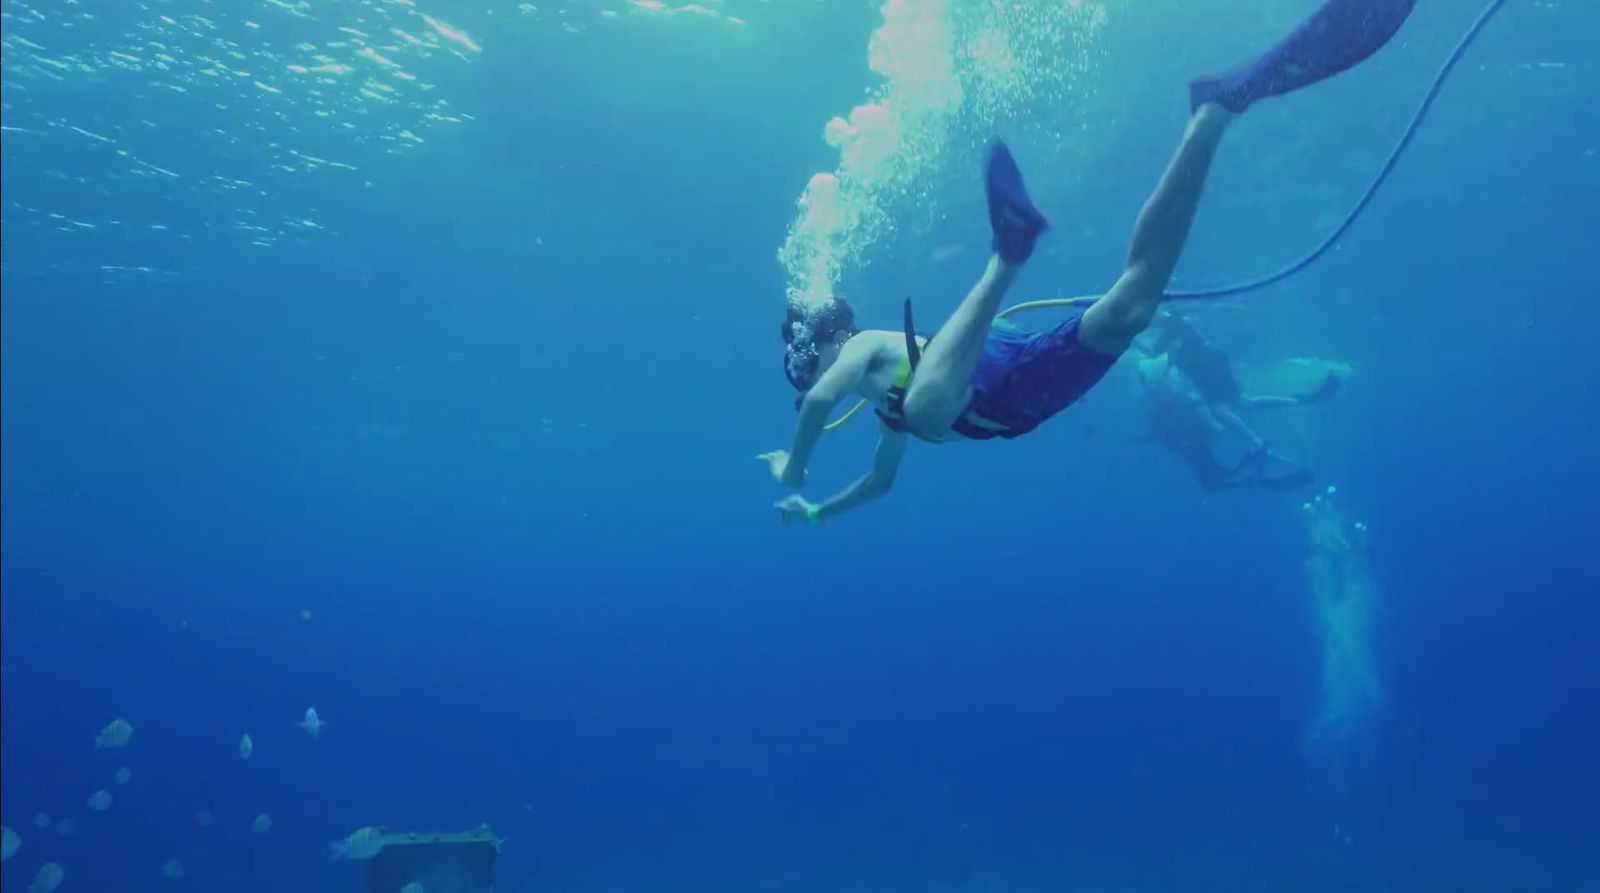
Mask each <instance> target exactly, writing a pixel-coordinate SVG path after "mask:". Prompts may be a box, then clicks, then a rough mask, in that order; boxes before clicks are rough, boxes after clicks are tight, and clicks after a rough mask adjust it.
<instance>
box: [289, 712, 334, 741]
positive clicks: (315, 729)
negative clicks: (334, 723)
mask: <svg viewBox="0 0 1600 893" xmlns="http://www.w3.org/2000/svg"><path fill="white" fill-rule="evenodd" d="M296 725H298V726H300V728H302V729H305V730H306V734H307V735H310V736H311V740H312V741H315V740H317V737H318V736H320V735H321V734H322V727H323V726H325V725H327V723H325V722H323V721H322V717H320V716H318V715H317V708H315V707H307V708H306V718H305V719H302V720H300V722H298V723H296Z"/></svg>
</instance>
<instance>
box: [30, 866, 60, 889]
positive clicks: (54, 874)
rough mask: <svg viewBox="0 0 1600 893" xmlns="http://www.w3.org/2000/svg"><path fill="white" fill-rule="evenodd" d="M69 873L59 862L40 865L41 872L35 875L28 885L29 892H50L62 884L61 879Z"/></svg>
mask: <svg viewBox="0 0 1600 893" xmlns="http://www.w3.org/2000/svg"><path fill="white" fill-rule="evenodd" d="M66 874H67V872H66V870H65V869H63V868H62V867H61V864H60V863H58V862H46V863H44V864H43V865H41V866H39V873H38V874H36V875H34V876H33V883H31V884H29V885H28V893H50V891H52V890H54V889H55V888H57V887H59V886H61V879H62V878H63V877H65V876H66Z"/></svg>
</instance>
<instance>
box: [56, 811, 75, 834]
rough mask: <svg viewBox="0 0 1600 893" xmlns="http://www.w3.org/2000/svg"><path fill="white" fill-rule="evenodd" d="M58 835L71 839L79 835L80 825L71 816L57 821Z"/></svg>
mask: <svg viewBox="0 0 1600 893" xmlns="http://www.w3.org/2000/svg"><path fill="white" fill-rule="evenodd" d="M56 833H57V834H60V835H61V836H62V837H71V836H72V835H74V834H77V833H78V823H77V822H76V821H73V819H72V817H71V816H66V817H63V818H59V819H56Z"/></svg>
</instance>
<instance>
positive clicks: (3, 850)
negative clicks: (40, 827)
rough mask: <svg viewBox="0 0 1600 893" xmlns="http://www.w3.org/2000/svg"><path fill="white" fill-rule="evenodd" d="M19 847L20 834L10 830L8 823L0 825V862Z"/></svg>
mask: <svg viewBox="0 0 1600 893" xmlns="http://www.w3.org/2000/svg"><path fill="white" fill-rule="evenodd" d="M21 847H22V835H21V834H18V833H17V832H15V831H13V830H11V827H10V826H9V825H0V862H4V861H6V860H7V859H9V858H11V856H12V854H13V853H15V852H16V851H17V850H18V849H20V848H21Z"/></svg>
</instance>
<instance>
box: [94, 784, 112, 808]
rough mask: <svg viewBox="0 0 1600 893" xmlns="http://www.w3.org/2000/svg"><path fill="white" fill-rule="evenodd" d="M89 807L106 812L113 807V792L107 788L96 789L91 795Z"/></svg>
mask: <svg viewBox="0 0 1600 893" xmlns="http://www.w3.org/2000/svg"><path fill="white" fill-rule="evenodd" d="M89 808H90V809H92V810H94V811H95V812H105V811H106V810H108V809H110V808H111V792H110V791H107V790H105V789H101V790H98V791H95V792H94V793H93V794H90V795H89Z"/></svg>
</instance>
